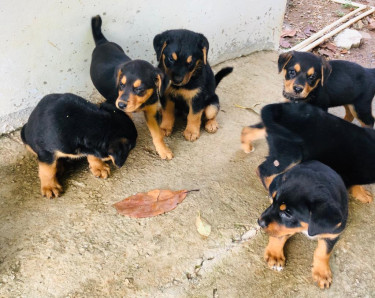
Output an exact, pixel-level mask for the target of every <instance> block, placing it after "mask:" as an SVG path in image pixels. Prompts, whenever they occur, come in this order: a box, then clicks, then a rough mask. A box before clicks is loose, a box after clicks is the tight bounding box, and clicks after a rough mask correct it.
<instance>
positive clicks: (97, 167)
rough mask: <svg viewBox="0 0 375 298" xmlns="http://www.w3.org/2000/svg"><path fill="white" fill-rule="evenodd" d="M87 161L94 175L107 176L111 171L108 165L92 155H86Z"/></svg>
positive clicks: (98, 176) (104, 177) (105, 177)
mask: <svg viewBox="0 0 375 298" xmlns="http://www.w3.org/2000/svg"><path fill="white" fill-rule="evenodd" d="M87 161H88V162H89V167H90V171H91V173H92V174H93V175H94V176H95V177H97V178H103V179H107V178H108V176H109V174H110V173H111V170H110V168H109V165H107V164H106V163H105V162H104V161H102V160H101V159H100V158H97V157H96V156H94V155H87Z"/></svg>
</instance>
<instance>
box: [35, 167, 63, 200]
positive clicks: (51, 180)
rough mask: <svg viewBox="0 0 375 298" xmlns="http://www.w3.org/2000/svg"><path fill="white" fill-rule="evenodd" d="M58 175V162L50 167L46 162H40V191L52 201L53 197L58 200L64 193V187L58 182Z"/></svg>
mask: <svg viewBox="0 0 375 298" xmlns="http://www.w3.org/2000/svg"><path fill="white" fill-rule="evenodd" d="M56 173H57V161H56V160H55V161H54V162H53V164H50V165H49V164H46V163H44V162H39V178H40V190H41V192H42V195H43V196H45V197H47V198H48V199H52V198H53V197H56V198H57V197H58V196H59V194H60V192H61V191H62V187H61V185H60V184H59V182H58V181H57V178H56Z"/></svg>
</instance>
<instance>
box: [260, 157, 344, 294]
mask: <svg viewBox="0 0 375 298" xmlns="http://www.w3.org/2000/svg"><path fill="white" fill-rule="evenodd" d="M269 194H270V196H272V205H271V206H270V207H268V208H267V209H266V210H265V211H264V212H263V214H262V215H261V217H260V218H259V219H258V223H259V225H260V226H261V227H262V228H263V229H264V231H265V232H267V233H268V234H269V243H268V246H267V248H266V250H265V252H264V258H265V260H266V262H267V263H268V266H269V267H270V268H271V269H274V270H277V271H280V270H282V269H283V267H284V264H285V256H284V251H283V248H284V244H285V242H286V241H287V240H288V238H289V237H291V236H292V235H294V234H295V233H301V232H302V233H305V234H306V235H307V236H308V237H309V238H314V239H317V240H318V247H317V248H316V250H315V253H314V262H313V268H312V276H313V279H314V281H315V282H317V283H318V286H319V287H320V288H322V289H324V288H329V286H330V285H331V283H332V273H331V268H330V266H329V257H330V254H331V252H332V249H333V246H334V245H335V243H336V242H337V240H338V239H339V235H340V234H341V233H342V231H343V230H344V228H345V225H346V220H347V217H348V196H347V192H346V189H345V185H344V182H343V181H342V179H341V177H340V176H339V175H338V174H337V173H336V172H335V171H333V170H332V169H331V168H329V167H327V166H326V165H324V164H322V163H320V162H318V161H307V162H304V163H301V164H299V165H296V166H295V167H293V168H292V169H290V170H289V171H286V172H285V173H282V174H280V175H278V176H276V177H275V179H273V181H272V183H271V185H270V187H269Z"/></svg>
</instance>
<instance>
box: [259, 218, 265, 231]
mask: <svg viewBox="0 0 375 298" xmlns="http://www.w3.org/2000/svg"><path fill="white" fill-rule="evenodd" d="M258 225H260V227H261V228H263V229H264V228H265V227H266V226H267V225H266V222H265V221H264V220H263V219H262V218H258Z"/></svg>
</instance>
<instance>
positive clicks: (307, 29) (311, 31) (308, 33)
mask: <svg viewBox="0 0 375 298" xmlns="http://www.w3.org/2000/svg"><path fill="white" fill-rule="evenodd" d="M313 32H316V30H315V29H314V28H313V27H311V26H307V27H306V28H305V30H303V33H305V35H306V36H307V37H309V36H311V34H312V33H313Z"/></svg>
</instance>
